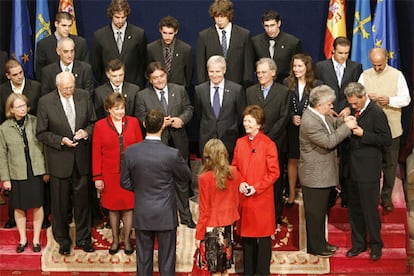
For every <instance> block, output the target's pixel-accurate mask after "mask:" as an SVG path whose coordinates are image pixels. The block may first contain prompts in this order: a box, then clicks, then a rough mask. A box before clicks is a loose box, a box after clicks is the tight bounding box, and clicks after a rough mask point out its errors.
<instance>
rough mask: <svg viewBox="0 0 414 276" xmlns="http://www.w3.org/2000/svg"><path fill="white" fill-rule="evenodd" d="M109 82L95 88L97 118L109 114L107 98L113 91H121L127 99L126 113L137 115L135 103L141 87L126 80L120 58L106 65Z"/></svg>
mask: <svg viewBox="0 0 414 276" xmlns="http://www.w3.org/2000/svg"><path fill="white" fill-rule="evenodd" d="M105 71H106V76H107V78H108V80H109V81H108V82H107V83H105V84H102V85H101V86H99V87H97V88H96V89H95V100H94V103H95V111H96V117H97V119H102V118H104V117H106V116H107V112H106V111H105V101H106V98H107V97H108V96H109V95H110V94H111V93H113V92H118V93H121V94H122V95H123V96H124V98H125V99H126V107H125V114H126V115H129V116H135V105H136V99H137V94H138V91H139V90H140V89H139V87H138V86H137V85H135V84H132V83H129V82H126V81H124V77H125V66H124V63H123V62H122V61H120V60H119V59H113V60H111V61H109V62H108V64H107V65H106V69H105Z"/></svg>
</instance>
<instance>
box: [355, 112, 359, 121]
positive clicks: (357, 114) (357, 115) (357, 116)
mask: <svg viewBox="0 0 414 276" xmlns="http://www.w3.org/2000/svg"><path fill="white" fill-rule="evenodd" d="M359 113H360V111H357V112H355V118H357V120H358V118H359Z"/></svg>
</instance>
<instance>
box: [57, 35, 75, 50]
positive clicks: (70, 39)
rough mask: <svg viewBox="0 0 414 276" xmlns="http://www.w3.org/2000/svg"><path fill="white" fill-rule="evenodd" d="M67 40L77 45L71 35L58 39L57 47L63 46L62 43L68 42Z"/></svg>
mask: <svg viewBox="0 0 414 276" xmlns="http://www.w3.org/2000/svg"><path fill="white" fill-rule="evenodd" d="M67 41H70V42H72V44H73V46H74V47H75V41H73V39H72V38H70V37H62V38H61V39H59V40H58V42H57V44H56V49H60V47H62V44H63V43H65V42H67Z"/></svg>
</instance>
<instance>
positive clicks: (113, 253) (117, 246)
mask: <svg viewBox="0 0 414 276" xmlns="http://www.w3.org/2000/svg"><path fill="white" fill-rule="evenodd" d="M118 251H119V243H118V244H117V245H116V247H115V248H112V244H111V247H110V248H109V250H108V252H109V254H110V255H115V254H116V253H118Z"/></svg>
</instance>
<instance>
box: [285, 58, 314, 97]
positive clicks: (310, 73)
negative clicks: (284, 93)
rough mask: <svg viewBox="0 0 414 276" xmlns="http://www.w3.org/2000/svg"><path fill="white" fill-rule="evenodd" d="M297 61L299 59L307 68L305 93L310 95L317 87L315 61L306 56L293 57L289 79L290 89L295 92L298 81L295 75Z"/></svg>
mask: <svg viewBox="0 0 414 276" xmlns="http://www.w3.org/2000/svg"><path fill="white" fill-rule="evenodd" d="M295 59H299V60H301V61H303V63H304V64H305V67H306V73H305V81H306V85H305V89H304V92H305V93H306V94H308V95H309V94H310V91H311V90H312V89H313V88H314V87H315V86H316V76H315V72H314V70H313V61H312V57H311V56H308V55H305V54H296V55H294V56H293V57H292V61H291V62H290V71H289V77H288V88H289V90H291V91H295V86H296V82H297V79H296V77H295V74H294V73H293V62H294V61H295Z"/></svg>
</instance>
